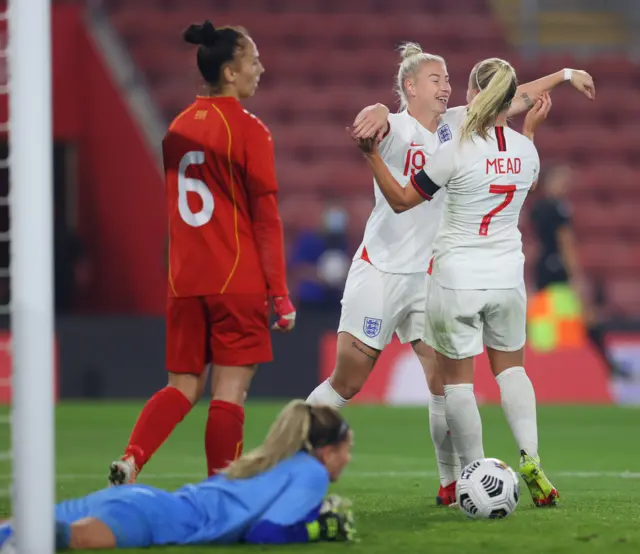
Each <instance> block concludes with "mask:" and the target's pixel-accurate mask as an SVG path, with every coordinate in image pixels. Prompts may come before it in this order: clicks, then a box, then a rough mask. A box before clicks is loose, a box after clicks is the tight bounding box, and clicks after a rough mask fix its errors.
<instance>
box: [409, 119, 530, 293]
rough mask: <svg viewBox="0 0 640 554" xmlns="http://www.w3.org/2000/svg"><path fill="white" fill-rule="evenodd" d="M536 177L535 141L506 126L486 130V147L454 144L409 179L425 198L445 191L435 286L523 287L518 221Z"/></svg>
mask: <svg viewBox="0 0 640 554" xmlns="http://www.w3.org/2000/svg"><path fill="white" fill-rule="evenodd" d="M539 170H540V158H539V156H538V151H537V150H536V147H535V146H534V145H533V142H531V141H530V140H529V139H528V138H526V137H525V136H524V135H521V134H520V133H517V132H516V131H514V130H512V129H509V128H508V127H495V128H493V129H491V130H490V131H489V136H488V138H487V139H486V140H483V139H482V138H480V137H479V136H477V135H474V136H473V139H472V140H466V141H464V142H461V141H460V139H459V137H456V139H454V140H453V141H451V142H450V143H449V144H446V145H442V147H441V148H439V149H438V151H437V152H436V153H435V155H434V156H432V158H431V160H430V163H429V164H428V166H427V167H426V168H425V173H426V175H425V174H423V175H417V176H416V177H415V178H414V179H415V181H416V182H417V183H420V185H421V186H419V188H421V189H422V192H423V194H427V195H428V194H433V193H434V192H435V191H436V190H437V189H438V187H445V188H446V190H447V194H446V196H445V203H444V213H443V215H442V220H441V222H440V227H439V229H438V233H437V236H436V238H435V241H434V245H433V261H432V267H431V274H432V276H433V278H434V279H435V280H436V281H437V282H438V284H439V285H440V286H441V287H445V288H450V289H509V288H515V287H517V286H519V285H520V284H521V283H522V282H523V279H524V254H523V253H522V237H521V235H520V231H519V230H518V219H519V217H520V211H521V209H522V206H523V204H524V200H525V198H526V196H527V193H528V192H529V190H530V189H531V187H532V186H533V184H534V183H535V182H536V180H537V179H538V173H539ZM416 186H418V185H416ZM440 194H442V193H440Z"/></svg>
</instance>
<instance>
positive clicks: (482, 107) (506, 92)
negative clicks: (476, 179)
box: [460, 58, 518, 141]
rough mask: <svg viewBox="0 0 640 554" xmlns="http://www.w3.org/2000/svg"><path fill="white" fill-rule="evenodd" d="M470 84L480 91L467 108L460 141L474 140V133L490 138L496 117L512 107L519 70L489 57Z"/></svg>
mask: <svg viewBox="0 0 640 554" xmlns="http://www.w3.org/2000/svg"><path fill="white" fill-rule="evenodd" d="M469 87H474V88H477V90H478V91H479V92H478V95H477V96H476V97H475V98H474V99H473V101H472V102H471V104H470V106H469V108H468V109H467V116H466V117H465V120H464V123H463V124H462V131H461V133H460V140H461V141H463V140H467V139H470V138H471V137H472V136H473V134H474V133H477V134H478V135H479V136H480V137H481V138H483V139H486V138H487V136H488V135H487V132H488V130H489V128H490V127H492V126H493V125H494V121H495V119H496V117H497V116H498V115H499V114H500V113H501V112H503V111H504V110H506V109H507V108H508V107H509V105H510V104H511V101H512V100H513V97H514V96H515V95H516V89H517V88H518V80H517V78H516V71H515V69H513V67H512V66H511V64H510V63H509V62H506V61H504V60H501V59H500V58H489V59H487V60H484V61H481V62H480V63H478V64H476V66H475V67H474V68H473V69H472V70H471V75H470V76H469Z"/></svg>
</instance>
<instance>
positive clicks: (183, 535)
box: [0, 452, 329, 548]
mask: <svg viewBox="0 0 640 554" xmlns="http://www.w3.org/2000/svg"><path fill="white" fill-rule="evenodd" d="M328 486H329V474H328V472H327V470H326V468H325V467H324V466H323V465H322V464H321V463H320V462H319V461H318V460H316V459H315V458H314V457H313V456H311V455H309V454H307V453H304V452H300V453H298V454H296V455H294V456H292V457H291V458H289V459H287V460H284V461H282V462H280V463H279V464H278V465H276V466H275V467H273V468H272V469H270V470H268V471H266V472H264V473H262V474H260V475H257V476H255V477H251V478H248V479H228V478H227V477H226V476H224V475H216V476H214V477H210V478H209V479H207V480H206V481H202V482H201V483H198V484H195V485H185V486H183V487H182V488H180V489H178V490H176V491H174V492H168V491H165V490H162V489H158V488H155V487H150V486H147V485H137V484H136V485H122V486H119V487H113V488H109V489H104V490H101V491H98V492H95V493H93V494H90V495H88V496H85V497H83V498H78V499H74V500H67V501H64V502H61V503H60V504H58V505H57V506H56V521H58V522H61V523H67V524H69V523H73V522H74V521H78V520H79V519H82V518H85V517H94V518H97V519H99V520H100V521H102V522H103V523H105V524H106V525H107V526H108V527H109V528H110V529H111V531H112V532H113V534H114V536H115V537H116V541H117V546H118V547H119V548H134V547H138V548H140V547H149V546H161V545H168V544H176V545H188V544H205V543H236V542H248V543H264V544H268V543H270V544H282V543H289V542H307V541H308V540H309V534H308V531H307V529H308V528H307V523H310V522H313V521H315V520H316V519H317V517H318V515H319V511H320V506H321V504H322V500H323V499H324V497H325V496H326V493H327V489H328ZM5 530H6V529H5ZM1 535H2V532H1V530H0V536H1ZM5 538H6V536H5Z"/></svg>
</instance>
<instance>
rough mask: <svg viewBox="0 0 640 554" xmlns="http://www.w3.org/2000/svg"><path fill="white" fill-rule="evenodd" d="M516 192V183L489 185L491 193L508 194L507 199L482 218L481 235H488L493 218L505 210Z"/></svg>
mask: <svg viewBox="0 0 640 554" xmlns="http://www.w3.org/2000/svg"><path fill="white" fill-rule="evenodd" d="M515 192H516V186H515V185H489V193H491V194H506V196H505V199H504V200H503V201H502V202H501V203H500V204H498V205H497V206H496V207H495V208H493V210H491V211H490V212H489V213H488V214H487V215H485V216H484V217H483V218H482V223H480V232H479V233H478V234H479V235H480V236H483V237H486V236H487V235H488V234H489V224H490V223H491V219H492V218H493V216H494V215H496V214H497V213H500V212H501V211H502V210H504V209H505V208H506V207H507V206H508V205H509V204H511V202H512V201H513V195H514V194H515Z"/></svg>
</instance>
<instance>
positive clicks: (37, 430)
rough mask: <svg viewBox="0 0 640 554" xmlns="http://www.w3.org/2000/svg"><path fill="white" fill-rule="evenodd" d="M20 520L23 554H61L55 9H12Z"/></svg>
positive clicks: (46, 3)
mask: <svg viewBox="0 0 640 554" xmlns="http://www.w3.org/2000/svg"><path fill="white" fill-rule="evenodd" d="M8 49H9V58H8V61H9V80H8V87H9V172H10V195H9V213H10V240H11V262H10V276H11V307H10V314H11V336H12V352H13V376H12V389H13V400H12V404H13V406H12V429H11V435H12V450H13V452H12V453H13V494H12V498H13V509H12V512H13V518H14V523H15V530H16V542H17V549H18V552H20V554H52V553H53V552H54V502H55V460H54V430H55V425H54V320H53V130H52V84H51V74H52V69H51V66H52V59H51V57H52V56H51V50H52V48H51V0H9V8H8Z"/></svg>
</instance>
